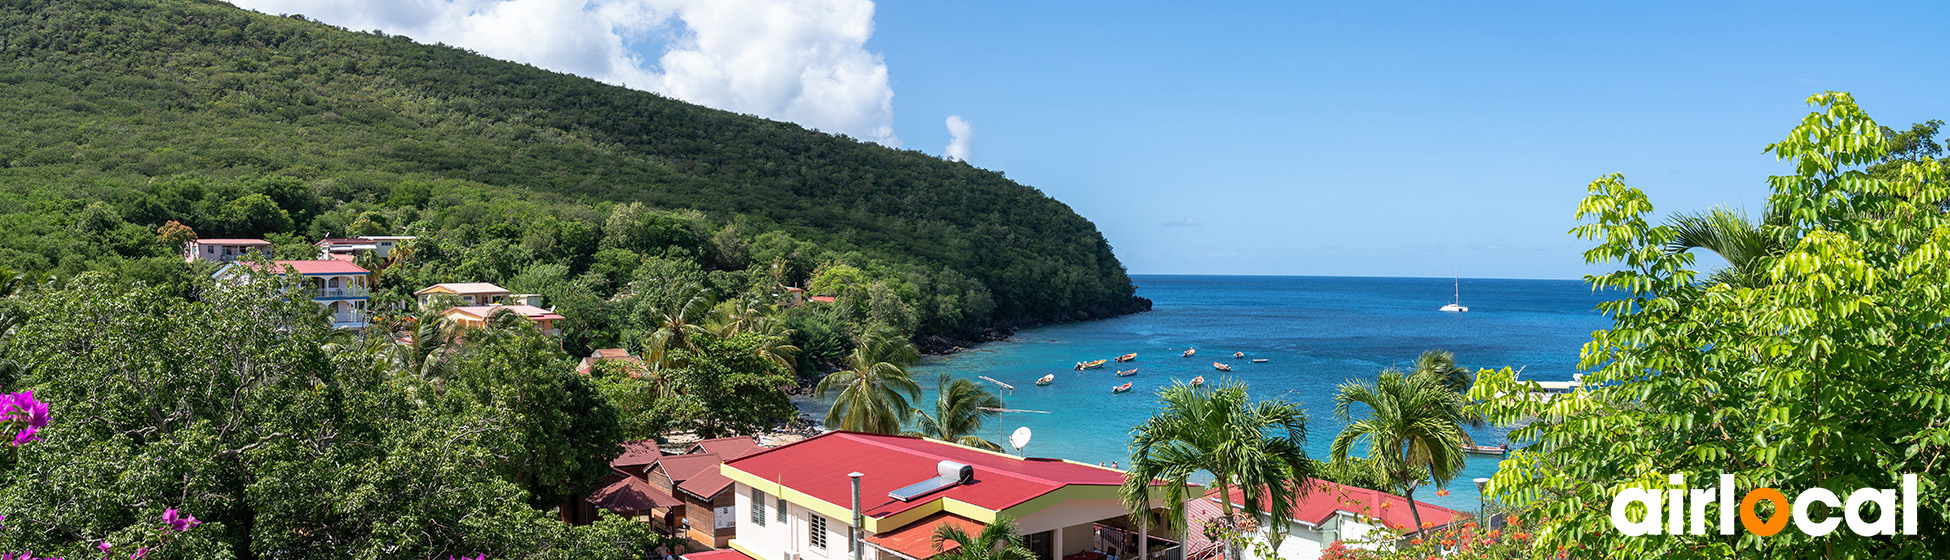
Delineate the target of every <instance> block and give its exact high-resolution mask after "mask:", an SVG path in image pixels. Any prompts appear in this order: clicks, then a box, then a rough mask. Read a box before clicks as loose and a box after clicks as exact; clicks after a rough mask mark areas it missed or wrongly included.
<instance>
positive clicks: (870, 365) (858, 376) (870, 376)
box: [813, 331, 921, 434]
mask: <svg viewBox="0 0 1950 560" xmlns="http://www.w3.org/2000/svg"><path fill="white" fill-rule="evenodd" d="M919 359H920V354H919V353H918V352H916V351H915V350H914V345H912V344H908V342H907V341H906V340H904V339H902V338H901V337H900V335H898V334H893V333H889V332H887V331H873V332H870V333H868V334H867V336H865V337H863V338H862V339H861V340H860V341H859V344H858V345H856V346H855V347H854V348H853V352H852V353H850V354H847V356H846V365H847V369H845V370H842V371H836V372H833V373H830V374H827V375H826V378H825V379H821V380H819V385H817V386H814V387H813V395H814V396H816V397H819V398H826V394H827V393H831V392H835V391H837V392H838V393H839V396H838V398H835V399H834V400H833V408H831V409H828V410H827V411H826V425H828V426H833V427H836V428H838V429H841V430H853V431H858V432H872V433H877V434H892V433H898V432H900V429H901V423H902V422H904V421H906V419H907V415H908V414H909V412H910V411H912V410H913V407H911V406H909V405H908V403H909V402H910V401H915V400H920V399H921V386H920V385H916V384H915V383H914V379H913V378H912V377H909V376H908V374H907V370H906V369H904V368H906V366H908V365H912V364H913V363H914V362H916V361H918V360H919Z"/></svg>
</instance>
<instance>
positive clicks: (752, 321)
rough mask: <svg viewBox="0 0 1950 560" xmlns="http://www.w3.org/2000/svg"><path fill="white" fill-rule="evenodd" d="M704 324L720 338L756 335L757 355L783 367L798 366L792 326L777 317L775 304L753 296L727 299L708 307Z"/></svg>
mask: <svg viewBox="0 0 1950 560" xmlns="http://www.w3.org/2000/svg"><path fill="white" fill-rule="evenodd" d="M704 326H705V329H706V330H708V331H710V332H711V333H712V334H716V335H718V337H719V338H731V337H734V336H738V335H740V334H749V335H753V336H756V337H758V341H759V344H758V348H757V353H758V357H760V358H764V359H766V360H769V361H771V362H772V363H776V364H779V365H780V366H784V367H785V368H786V369H795V368H797V367H798V364H797V363H795V362H794V361H793V359H792V357H793V356H794V355H796V354H798V353H799V347H798V346H793V345H792V329H790V328H786V326H785V322H784V321H781V320H779V318H778V307H776V306H773V305H770V304H767V303H765V302H764V301H762V300H759V299H756V298H746V299H736V300H726V301H725V302H724V303H720V304H718V306H717V307H714V308H712V309H711V314H710V316H709V317H707V318H706V319H705V322H704Z"/></svg>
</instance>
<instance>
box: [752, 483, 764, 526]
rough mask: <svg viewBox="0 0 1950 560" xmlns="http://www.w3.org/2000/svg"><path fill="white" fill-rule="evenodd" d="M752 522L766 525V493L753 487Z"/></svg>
mask: <svg viewBox="0 0 1950 560" xmlns="http://www.w3.org/2000/svg"><path fill="white" fill-rule="evenodd" d="M752 524H753V525H757V526H760V527H764V526H765V493H764V492H760V491H758V489H757V488H753V489H752Z"/></svg>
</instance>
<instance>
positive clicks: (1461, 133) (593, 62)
mask: <svg viewBox="0 0 1950 560" xmlns="http://www.w3.org/2000/svg"><path fill="white" fill-rule="evenodd" d="M231 1H232V2H233V3H235V4H237V5H240V6H243V7H246V8H251V9H255V10H258V11H262V12H266V13H272V14H304V15H306V16H307V17H311V18H312V19H316V20H320V21H324V22H326V23H330V24H334V25H339V26H342V27H347V28H350V29H355V30H369V29H381V30H384V31H386V32H388V33H391V34H395V35H406V36H409V37H413V38H414V39H415V40H418V41H421V42H425V43H445V44H448V45H454V46H459V47H464V48H468V49H471V50H474V51H476V52H480V53H481V54H484V55H487V56H493V57H496V58H502V59H509V60H516V61H520V62H527V63H530V64H534V65H536V66H540V67H543V68H549V69H553V70H557V71H561V72H566V73H571V74H576V75H581V76H587V77H590V78H594V79H598V80H602V81H605V82H609V83H613V84H618V85H623V86H626V87H631V88H635V89H642V90H647V91H655V92H659V93H662V94H664V95H668V96H671V97H675V98H678V99H683V100H686V101H690V102H694V103H698V104H702V105H707V106H711V107H717V108H722V109H727V110H732V111H738V112H741V113H747V114H754V115H759V116H764V117H767V118H774V119H780V120H786V121H791V122H795V123H799V124H801V125H804V126H807V127H809V128H815V129H819V130H823V131H827V132H832V133H836V134H846V135H848V136H851V137H854V138H858V139H862V140H868V141H874V142H879V143H882V144H886V145H889V146H897V147H902V148H907V149H915V150H921V151H924V152H927V153H930V154H936V155H939V156H941V157H944V158H950V159H959V160H965V161H967V162H969V163H970V164H972V165H975V166H978V167H982V168H985V169H992V170H995V171H999V172H1002V173H1004V174H1005V175H1007V176H1008V177H1009V178H1011V179H1014V180H1016V181H1018V182H1021V183H1023V184H1026V185H1029V186H1032V187H1035V188H1037V189H1040V190H1041V191H1042V192H1043V193H1045V194H1048V195H1049V196H1051V197H1054V198H1056V199H1057V200H1060V201H1062V202H1064V203H1066V204H1068V205H1070V207H1071V208H1073V209H1075V210H1076V211H1077V212H1078V213H1079V214H1081V215H1083V216H1084V217H1085V218H1088V219H1090V220H1091V221H1092V222H1094V223H1095V224H1096V225H1097V227H1098V229H1099V230H1101V231H1102V232H1103V233H1104V235H1105V237H1106V238H1107V239H1109V240H1110V243H1111V245H1112V246H1113V247H1114V248H1115V250H1116V252H1117V255H1118V258H1119V259H1120V260H1122V261H1123V262H1124V264H1125V266H1126V267H1128V268H1129V270H1130V271H1131V272H1133V273H1139V274H1147V273H1148V274H1278V275H1330V276H1412V277H1440V276H1448V275H1450V274H1460V275H1462V276H1464V277H1478V278H1562V279H1570V278H1579V277H1582V276H1583V275H1585V274H1590V273H1595V272H1601V271H1602V270H1603V268H1601V267H1594V266H1590V265H1587V264H1585V263H1584V261H1583V259H1582V257H1581V256H1580V255H1581V253H1582V251H1583V250H1584V249H1585V248H1588V247H1589V246H1590V245H1591V243H1589V242H1586V241H1581V240H1578V239H1576V238H1574V237H1572V236H1570V235H1569V234H1568V232H1569V230H1570V229H1571V228H1573V227H1575V226H1577V225H1578V222H1577V221H1576V220H1575V219H1574V218H1573V216H1572V213H1573V210H1574V209H1575V207H1576V204H1577V202H1578V200H1579V199H1580V198H1581V197H1582V196H1583V195H1584V193H1585V187H1586V186H1587V185H1588V184H1589V183H1590V182H1591V181H1592V180H1594V179H1597V178H1598V177H1600V176H1602V175H1605V174H1608V173H1622V174H1624V176H1625V181H1626V183H1627V184H1628V185H1631V186H1634V187H1636V188H1639V189H1641V190H1644V191H1645V192H1646V193H1647V194H1648V195H1649V196H1650V197H1651V199H1652V202H1653V204H1654V206H1655V207H1656V208H1657V209H1658V211H1659V215H1664V214H1666V213H1669V212H1672V211H1688V210H1701V209H1706V208H1709V207H1712V206H1715V205H1727V206H1734V207H1742V208H1747V209H1750V210H1754V211H1757V210H1759V208H1760V206H1761V204H1762V203H1763V202H1764V201H1765V200H1766V197H1767V194H1768V191H1767V189H1766V183H1765V180H1766V177H1767V176H1768V175H1770V174H1779V173H1784V172H1785V171H1786V169H1787V168H1786V166H1785V165H1784V164H1782V163H1780V162H1778V161H1776V160H1775V159H1774V157H1773V156H1771V155H1769V154H1766V153H1764V152H1763V149H1764V148H1765V147H1766V146H1767V144H1769V143H1771V142H1774V141H1777V140H1779V139H1781V138H1782V137H1783V136H1785V134H1786V133H1787V131H1788V130H1789V129H1790V128H1792V127H1793V126H1794V125H1795V124H1796V123H1797V122H1798V121H1799V120H1800V119H1801V118H1802V117H1803V116H1805V115H1806V114H1807V113H1808V112H1809V111H1810V110H1812V109H1811V108H1810V107H1808V106H1807V105H1806V104H1805V101H1806V99H1807V98H1808V96H1810V95H1813V94H1816V93H1820V92H1822V91H1825V90H1837V91H1847V92H1851V93H1853V94H1854V95H1855V98H1856V100H1857V101H1858V102H1859V103H1860V104H1861V105H1862V106H1863V108H1864V109H1865V110H1866V111H1868V113H1869V114H1870V116H1872V117H1874V118H1876V119H1877V121H1878V122H1881V123H1882V124H1884V125H1886V126H1890V127H1893V128H1898V129H1906V128H1908V125H1910V124H1911V123H1916V122H1921V121H1924V120H1929V119H1950V101H1946V97H1945V95H1944V93H1945V91H1946V90H1950V88H1946V86H1950V73H1947V72H1945V70H1946V68H1950V64H1946V58H1945V56H1944V48H1943V45H1944V43H1943V41H1942V39H1941V36H1942V34H1941V31H1942V29H1943V28H1944V24H1945V23H1946V22H1950V4H1945V3H1931V2H1914V3H1900V2H1873V3H1872V2H1857V3H1848V4H1839V3H1793V2H1755V3H1713V4H1715V5H1712V6H1706V5H1703V4H1707V3H1700V2H1670V3H1656V2H1645V3H1630V4H1629V5H1623V3H1621V5H1597V3H1545V2H1538V3H1518V2H1509V3H1505V2H1474V3H1455V2H1427V3H1416V2H1410V3H1397V2H1390V3H1382V2H1346V3H1334V4H1322V3H1309V2H1225V1H1215V2H1203V3H1186V2H1144V1H1122V2H1094V1H1074V2H1015V1H1004V0H984V1H980V2H976V1H963V0H925V1H911V0H909V1H887V2H879V3H875V2H871V1H868V0H231ZM1702 262H1703V263H1710V262H1712V259H1710V258H1707V259H1702Z"/></svg>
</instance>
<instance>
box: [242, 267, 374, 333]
mask: <svg viewBox="0 0 1950 560" xmlns="http://www.w3.org/2000/svg"><path fill="white" fill-rule="evenodd" d="M258 264H259V265H260V266H261V267H262V269H263V270H266V271H268V272H272V273H274V274H289V273H292V272H296V273H297V274H298V275H300V276H304V277H305V280H306V282H308V283H310V284H311V300H312V301H313V302H316V303H318V305H319V306H321V307H324V308H326V309H328V310H330V311H331V312H332V327H333V328H340V329H351V330H359V329H363V328H366V300H368V299H370V296H369V295H368V293H367V288H366V286H367V285H366V278H367V276H368V275H370V274H371V273H370V272H367V271H366V269H364V268H360V267H359V265H355V264H352V263H349V262H345V261H341V260H322V261H271V262H268V263H266V262H260V263H258ZM243 270H244V263H242V262H232V263H230V264H227V265H224V267H223V268H221V269H218V270H217V272H216V274H214V275H213V276H214V277H216V278H217V279H218V280H233V279H237V278H242V276H241V275H242V273H243Z"/></svg>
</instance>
